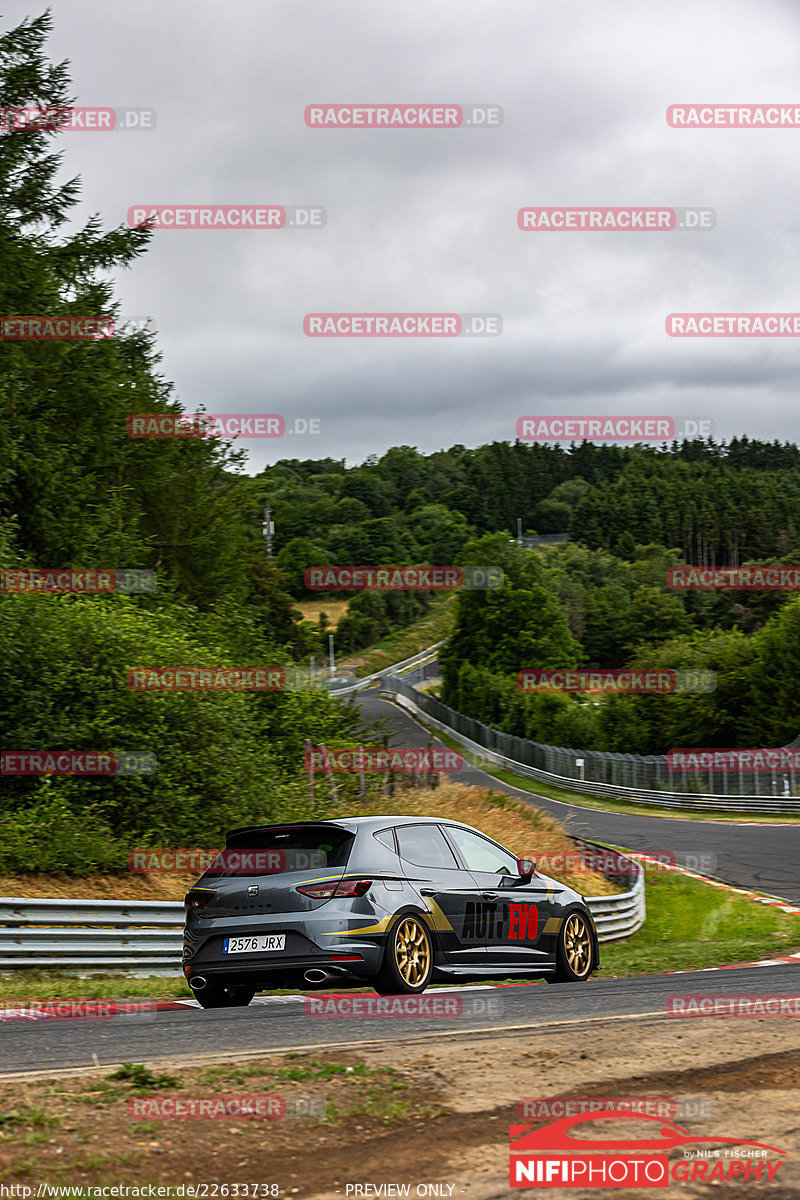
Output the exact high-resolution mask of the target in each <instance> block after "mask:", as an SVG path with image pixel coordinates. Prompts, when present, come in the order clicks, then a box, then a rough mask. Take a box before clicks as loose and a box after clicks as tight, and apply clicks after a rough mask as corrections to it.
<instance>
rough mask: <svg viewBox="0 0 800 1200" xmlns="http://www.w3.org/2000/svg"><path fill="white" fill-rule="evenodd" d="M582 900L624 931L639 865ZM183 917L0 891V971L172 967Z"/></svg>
mask: <svg viewBox="0 0 800 1200" xmlns="http://www.w3.org/2000/svg"><path fill="white" fill-rule="evenodd" d="M583 844H584V845H591V846H597V843H583ZM598 848H599V849H603V850H604V849H606V847H598ZM617 857H619V856H617ZM634 862H635V860H634ZM635 865H636V864H635ZM586 901H587V904H588V905H589V909H590V911H591V913H592V916H593V917H594V919H595V923H596V925H597V932H598V936H599V938H600V941H601V942H611V941H615V940H618V939H619V938H624V937H629V936H630V934H632V933H634V932H635V931H636V930H637V929H639V928H640V926H641V925H642V923H643V921H644V918H645V889H644V872H642V871H641V868H639V870H638V873H637V874H636V880H635V883H634V886H633V888H632V889H631V890H630V891H628V892H624V893H622V894H617V895H614V896H593V897H589V896H587V898H586ZM183 918H184V908H183V904H182V903H181V902H180V901H162V900H132V901H121V902H117V901H113V900H34V899H27V898H24V897H23V898H19V899H16V898H14V897H10V896H6V897H0V971H8V970H12V969H16V968H21V967H39V968H45V969H48V970H60V969H61V968H64V967H66V968H69V969H70V970H78V971H83V972H85V973H86V974H92V973H97V972H105V971H109V970H115V971H124V972H128V973H132V974H167V975H172V974H179V973H180V966H181V954H182V949H183Z"/></svg>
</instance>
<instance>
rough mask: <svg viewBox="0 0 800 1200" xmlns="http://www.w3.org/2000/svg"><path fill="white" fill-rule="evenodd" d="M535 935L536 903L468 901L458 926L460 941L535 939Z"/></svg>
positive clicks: (536, 934) (536, 928)
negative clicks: (461, 922) (462, 919)
mask: <svg viewBox="0 0 800 1200" xmlns="http://www.w3.org/2000/svg"><path fill="white" fill-rule="evenodd" d="M538 936H539V909H538V908H537V907H536V905H535V904H495V903H494V901H486V900H469V901H467V906H466V910H465V912H464V925H463V928H462V930H461V938H462V941H465V942H469V941H475V942H509V941H511V942H521V941H526V942H535V941H536V939H537V937H538Z"/></svg>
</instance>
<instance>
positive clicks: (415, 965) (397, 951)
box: [394, 917, 431, 987]
mask: <svg viewBox="0 0 800 1200" xmlns="http://www.w3.org/2000/svg"><path fill="white" fill-rule="evenodd" d="M394 961H395V962H396V963H397V969H398V971H399V972H400V975H401V977H402V978H403V980H404V981H405V983H407V984H408V986H409V987H418V986H419V985H420V984H421V983H424V982H425V980H426V979H427V977H428V971H429V970H430V965H431V945H430V942H429V940H428V935H427V933H426V932H425V929H424V926H423V925H422V924H421V923H420V922H419V921H418V920H417V919H416V918H415V917H404V918H403V920H402V921H401V922H400V924H399V925H398V927H397V932H396V933H395V935H394Z"/></svg>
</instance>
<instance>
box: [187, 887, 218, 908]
mask: <svg viewBox="0 0 800 1200" xmlns="http://www.w3.org/2000/svg"><path fill="white" fill-rule="evenodd" d="M213 899H214V893H213V892H187V893H186V896H185V898H184V901H183V903H184V907H185V908H186V911H187V912H188V911H189V909H190V908H191V909H196V908H203V907H204V906H205V905H206V904H208V903H209V902H210V901H211V900H213Z"/></svg>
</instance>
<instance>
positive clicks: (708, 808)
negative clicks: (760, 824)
mask: <svg viewBox="0 0 800 1200" xmlns="http://www.w3.org/2000/svg"><path fill="white" fill-rule="evenodd" d="M381 692H382V694H383V695H385V696H386V697H387V698H388V699H391V700H394V701H396V702H397V703H398V704H399V705H400V706H401V707H402V708H405V709H407V710H408V712H410V713H413V714H414V715H415V716H420V717H422V718H423V720H424V721H425V724H426V725H431V726H433V728H434V729H439V730H441V732H442V733H446V734H447V735H448V737H451V738H453V740H454V741H456V742H458V744H459V745H460V746H463V747H464V748H465V749H467V750H471V751H472V752H473V753H474V754H475V755H476V756H477V758H478V759H482V760H483V761H484V762H488V763H491V764H492V765H494V766H498V767H505V768H506V769H507V770H509V771H512V772H513V773H514V774H515V775H524V776H525V777H526V778H527V779H535V780H538V781H539V783H549V784H550V785H551V786H552V787H560V788H566V789H568V790H569V791H572V792H583V793H585V794H586V795H589V796H613V797H616V798H617V799H620V800H627V801H629V802H630V803H631V804H637V803H638V804H647V805H653V806H655V807H657V808H685V809H691V810H692V811H694V812H704V811H705V812H736V813H791V814H793V815H795V816H797V817H798V818H800V797H793V798H792V797H788V798H783V797H779V796H754V795H744V796H742V795H740V796H736V795H727V794H722V793H706V794H703V793H697V792H671V791H667V790H666V789H664V790H662V789H661V788H644V787H627V786H625V785H623V784H616V783H599V782H597V781H596V780H592V779H580V778H575V776H574V775H558V774H555V773H554V772H552V771H544V770H542V769H541V768H540V767H534V766H531V765H530V764H528V763H523V762H520V761H519V760H518V759H515V758H510V757H509V756H508V755H505V754H503V753H502V752H501V751H500V750H499V749H497V745H496V744H495V745H491V744H489V745H486V744H484V743H481V742H477V741H475V740H473V739H472V738H469V737H467V736H466V734H464V733H462V732H461V730H459V729H458V728H456V725H455V721H456V718H458V720H459V721H460V722H463V723H465V724H468V725H469V727H470V728H471V729H472V730H473V731H474V732H480V734H481V736H482V737H484V738H485V740H486V742H489V743H492V742H494V743H503V742H508V743H515V744H516V745H518V746H520V747H526V746H527V747H528V748H530V749H531V750H532V751H534V752H536V751H542V752H552V753H553V754H560V755H562V756H567V757H568V758H571V759H572V761H574V760H575V757H576V756H577V757H583V758H584V760H585V761H589V760H590V759H591V758H592V756H594V757H605V758H608V759H617V760H622V759H631V760H637V763H643V762H645V761H646V760H645V758H644V757H642V756H637V755H635V754H628V755H623V754H616V755H612V754H600V752H599V751H592V750H568V749H566V748H565V747H563V746H545V745H543V744H539V743H537V742H526V741H525V739H523V738H516V737H512V735H510V734H507V733H503V732H502V731H501V730H499V729H492V728H491V727H490V726H488V725H483V724H481V722H480V721H476V720H474V719H473V718H471V717H465V716H464V715H463V714H462V713H457V712H455V710H454V709H451V708H448V707H447V705H445V704H442V702H441V701H440V700H437V699H436V698H435V697H433V696H428V695H426V694H425V693H424V692H418V691H417V689H416V688H413V687H412V686H411V685H410V684H408V683H406V682H405V681H404V680H402V679H393V678H388V679H385V680H384V682H383V684H382V687H381ZM657 757H658V756H656V755H653V756H651V759H652V761H653V762H655V761H656V758H657ZM660 757H661V760H662V761H663V759H664V756H663V755H661V756H660ZM476 765H480V764H479V763H477V764H476Z"/></svg>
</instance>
